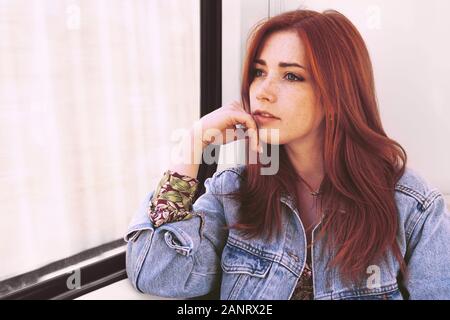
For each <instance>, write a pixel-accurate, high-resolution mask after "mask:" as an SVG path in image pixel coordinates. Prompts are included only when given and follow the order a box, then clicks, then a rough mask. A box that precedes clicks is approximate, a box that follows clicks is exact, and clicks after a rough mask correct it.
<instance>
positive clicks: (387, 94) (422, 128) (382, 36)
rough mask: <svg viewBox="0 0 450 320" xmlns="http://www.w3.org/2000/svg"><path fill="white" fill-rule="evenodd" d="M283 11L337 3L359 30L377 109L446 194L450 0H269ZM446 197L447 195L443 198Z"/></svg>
mask: <svg viewBox="0 0 450 320" xmlns="http://www.w3.org/2000/svg"><path fill="white" fill-rule="evenodd" d="M271 3H272V4H273V7H274V8H278V10H279V11H280V12H281V11H288V10H294V9H297V8H299V7H302V8H307V9H312V10H317V11H323V10H325V9H336V10H338V11H340V12H341V13H343V14H344V15H345V16H347V17H348V18H349V19H350V20H351V21H352V22H353V23H354V24H355V25H356V27H357V28H358V30H359V31H360V32H361V34H362V36H363V38H364V39H365V41H366V44H367V46H368V48H369V51H370V54H371V58H372V63H373V67H374V73H375V81H376V88H377V93H378V101H379V104H380V112H381V116H382V120H383V123H384V127H385V129H386V131H387V133H388V135H389V136H390V137H392V138H393V139H395V140H397V141H398V142H399V143H400V144H401V145H402V146H403V147H404V148H405V149H406V151H407V153H408V156H409V166H410V167H412V168H414V169H415V170H417V171H418V172H419V173H420V174H422V176H424V178H426V179H427V180H428V181H429V182H430V183H431V184H433V185H434V186H436V187H437V188H439V189H440V190H441V191H442V192H443V193H444V194H446V195H447V196H448V195H450V166H449V163H450V143H449V140H448V139H449V137H450V124H449V120H450V108H449V107H448V104H449V101H450V81H449V79H448V78H449V76H448V74H449V72H450V60H449V59H448V57H450V42H449V41H448V40H444V39H448V37H449V33H450V20H449V19H448V12H449V11H450V1H444V0H430V1H426V2H424V1H420V0H395V1H389V0H340V1H336V0H334V1H331V0H271ZM447 199H448V198H447Z"/></svg>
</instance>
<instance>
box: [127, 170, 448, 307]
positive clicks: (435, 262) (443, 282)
mask: <svg viewBox="0 0 450 320" xmlns="http://www.w3.org/2000/svg"><path fill="white" fill-rule="evenodd" d="M243 169H244V166H238V167H235V168H229V169H225V170H222V171H220V172H216V173H215V174H214V175H213V176H212V177H211V178H208V179H207V180H206V181H205V189H206V192H205V193H204V194H203V195H202V196H201V197H199V198H198V199H197V201H196V202H195V203H194V204H193V206H192V212H193V213H194V215H193V217H192V218H191V219H189V220H183V221H178V222H171V223H166V224H163V225H162V226H160V227H158V228H154V227H153V225H152V224H151V222H150V220H149V218H148V216H147V209H148V204H149V201H150V199H151V197H152V195H153V192H151V193H150V194H148V195H147V197H146V198H145V200H144V201H143V203H142V205H141V207H140V209H139V210H138V211H137V213H136V215H135V217H134V218H133V220H132V222H131V224H130V227H129V229H128V231H127V233H126V235H125V241H126V242H127V254H126V269H127V274H128V277H129V279H130V281H131V283H132V284H133V286H134V287H135V288H136V289H137V290H139V291H140V292H143V293H148V294H152V295H157V296H160V297H171V298H190V297H199V296H204V295H207V294H208V293H210V292H212V291H214V290H219V289H220V298H221V299H233V300H247V299H249V300H264V299H271V300H285V299H290V297H291V296H292V293H293V291H294V289H295V286H296V283H297V281H298V279H299V277H300V275H301V274H302V271H303V268H304V266H305V260H306V235H305V231H304V228H303V225H302V223H301V220H300V218H299V215H298V211H297V208H296V206H295V203H294V201H293V199H292V198H291V197H290V196H289V195H287V194H283V196H282V197H281V199H280V201H281V203H282V205H281V208H282V213H283V214H282V226H283V228H282V233H281V236H279V237H277V238H276V239H275V240H274V241H271V242H268V241H264V240H262V239H252V240H245V239H244V238H243V237H242V236H241V235H240V233H239V232H238V231H236V230H234V229H232V230H229V231H228V230H226V229H224V228H223V226H225V225H230V224H232V223H234V222H235V221H236V219H237V214H238V208H239V204H238V203H237V202H236V201H235V200H232V199H231V198H228V197H224V196H220V195H214V193H219V194H220V193H228V192H232V191H235V190H237V188H238V187H239V183H240V181H241V178H242V177H241V174H242V170H243ZM395 199H396V203H397V207H398V213H399V228H398V234H397V242H398V244H399V246H400V250H401V252H402V254H403V257H404V258H405V261H406V263H407V266H408V270H409V277H408V278H407V280H406V281H403V280H401V279H400V277H398V274H399V270H400V267H399V263H398V261H397V260H396V259H395V257H394V256H393V254H390V253H387V259H385V261H384V262H383V263H382V264H381V265H378V266H368V268H367V271H368V272H367V280H365V281H362V282H358V283H353V284H352V285H344V284H343V282H342V281H341V279H340V277H339V274H337V272H336V270H335V269H333V268H326V261H327V259H329V258H331V257H333V254H334V252H333V248H323V249H324V251H321V249H322V246H323V242H322V241H324V240H322V241H315V242H314V243H313V246H312V249H311V250H312V270H313V285H314V299H450V250H449V247H448V246H449V244H450V217H449V212H448V210H447V208H446V206H445V201H444V198H443V195H442V194H441V193H440V192H439V191H438V190H436V189H435V188H432V187H430V186H429V185H428V184H427V183H426V181H425V180H423V178H421V177H420V176H419V175H418V174H417V173H416V172H414V171H412V170H411V169H409V168H407V169H406V171H405V174H404V175H403V177H402V178H401V179H400V180H399V182H398V183H397V185H396V191H395ZM319 225H320V223H319V224H318V226H319ZM318 226H316V228H315V229H314V230H313V239H314V236H317V231H318V230H317V227H318ZM321 252H322V254H320V253H321Z"/></svg>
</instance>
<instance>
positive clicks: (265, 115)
mask: <svg viewBox="0 0 450 320" xmlns="http://www.w3.org/2000/svg"><path fill="white" fill-rule="evenodd" d="M253 115H254V116H259V117H261V118H267V119H280V118H278V117H275V116H274V115H273V114H271V113H270V112H267V111H261V110H256V111H255V112H253Z"/></svg>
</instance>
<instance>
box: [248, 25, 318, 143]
mask: <svg viewBox="0 0 450 320" xmlns="http://www.w3.org/2000/svg"><path fill="white" fill-rule="evenodd" d="M283 63H287V64H298V65H300V66H301V67H297V66H283ZM305 68H307V64H306V59H305V50H304V47H303V43H302V41H301V39H300V37H299V36H297V34H296V33H294V32H292V31H279V32H275V33H273V34H271V35H270V36H269V37H268V38H267V39H266V41H265V42H264V44H263V46H262V49H261V50H260V52H259V54H258V55H257V57H256V60H255V61H254V64H253V74H254V80H253V82H252V83H251V84H250V109H251V112H252V115H253V116H254V119H255V121H256V122H257V124H258V128H259V129H260V130H259V133H260V139H261V141H263V142H265V143H271V144H274V143H277V141H272V140H273V139H271V137H270V133H269V135H267V137H266V135H265V134H264V133H263V131H262V130H261V129H279V141H278V144H290V143H293V142H294V143H295V142H307V141H308V142H311V141H314V140H315V139H317V138H319V137H321V134H322V133H323V129H322V128H321V126H320V124H321V122H322V120H323V117H324V112H323V108H322V106H319V105H318V104H317V103H316V99H315V96H314V90H313V84H312V82H311V78H310V75H309V72H308V71H307V70H306V69H305ZM258 110H259V111H262V112H269V113H270V114H272V115H273V116H275V117H277V118H278V119H273V118H272V119H267V118H262V117H258V116H256V115H255V112H257V111H258ZM270 131H271V130H269V132H270ZM275 132H276V131H275Z"/></svg>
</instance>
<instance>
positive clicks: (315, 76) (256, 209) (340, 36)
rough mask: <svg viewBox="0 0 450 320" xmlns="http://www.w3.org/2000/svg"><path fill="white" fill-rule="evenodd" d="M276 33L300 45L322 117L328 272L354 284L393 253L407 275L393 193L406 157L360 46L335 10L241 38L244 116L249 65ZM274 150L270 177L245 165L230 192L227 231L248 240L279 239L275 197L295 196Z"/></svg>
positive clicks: (280, 21) (276, 21)
mask: <svg viewBox="0 0 450 320" xmlns="http://www.w3.org/2000/svg"><path fill="white" fill-rule="evenodd" d="M277 31H295V32H296V33H297V34H298V36H299V39H301V40H302V42H303V44H304V46H305V53H306V61H307V63H308V66H309V69H310V73H311V77H312V82H313V84H314V89H315V93H316V96H317V99H318V101H319V102H320V103H321V104H322V106H323V108H324V111H325V117H324V122H325V123H324V126H323V128H324V130H325V132H324V144H323V160H324V170H325V172H324V173H325V176H324V179H323V182H322V184H321V191H322V196H321V200H320V201H321V206H320V207H321V208H322V210H323V212H322V213H323V220H322V223H321V227H320V231H321V232H320V234H319V238H326V244H327V246H333V247H334V249H333V250H332V252H335V255H334V257H333V260H332V261H331V263H330V264H329V267H338V268H339V271H340V274H341V278H342V279H343V280H344V281H346V282H347V281H350V280H355V281H356V280H359V279H360V277H362V276H363V275H366V274H365V272H366V268H367V267H368V266H369V265H371V264H376V263H378V262H379V259H381V258H385V257H386V256H385V254H386V252H387V251H388V250H392V252H393V253H394V256H395V257H396V259H397V260H398V261H399V263H400V268H401V272H402V273H403V274H404V276H406V273H405V272H406V267H405V264H404V260H403V257H402V254H401V251H400V248H399V246H398V244H397V242H396V235H397V231H398V225H399V219H398V212H397V206H396V202H395V198H394V188H395V184H396V182H397V181H398V180H399V179H400V177H401V176H402V175H403V174H404V171H405V166H406V160H407V156H406V152H405V150H404V149H403V148H402V146H401V145H400V144H398V143H397V142H396V141H394V140H392V139H390V138H388V137H387V135H386V133H385V131H384V129H383V126H382V124H381V119H380V114H379V111H378V106H377V100H376V92H375V85H374V77H373V71H372V65H371V61H370V57H369V52H368V50H367V48H366V45H365V43H364V40H363V39H362V37H361V35H360V33H359V32H358V30H357V29H356V28H355V26H354V25H353V24H352V23H351V22H350V21H349V20H348V19H347V18H346V17H345V16H344V15H342V14H340V13H339V12H337V11H334V10H327V11H324V12H323V13H319V12H315V11H310V10H296V11H290V12H286V13H283V14H280V15H278V16H275V17H272V18H270V19H268V20H264V21H262V22H261V23H259V24H258V25H257V26H256V27H255V28H254V30H253V31H252V33H251V35H250V37H249V39H248V45H247V53H246V56H245V60H244V65H243V76H242V87H241V98H242V103H243V105H244V108H245V110H246V111H247V112H250V103H249V87H250V84H251V83H252V81H253V72H252V68H253V62H254V60H255V58H256V55H257V52H258V50H260V48H261V46H262V44H263V42H264V40H265V39H266V38H267V37H268V36H269V35H270V34H272V33H274V32H277ZM292 121H295V120H292ZM268 148H269V149H270V145H268ZM279 150H280V157H279V158H280V165H279V171H278V172H277V174H275V175H261V174H260V172H261V167H262V164H261V163H260V162H259V161H258V163H257V164H247V165H246V166H245V170H244V174H243V178H244V179H243V181H242V183H241V188H240V189H239V190H238V191H237V192H236V193H233V194H232V196H233V197H235V198H237V199H238V200H239V202H240V204H241V207H240V215H239V218H238V223H237V224H235V225H233V226H230V228H236V229H238V230H241V231H243V234H244V235H246V236H248V237H250V238H253V237H263V236H264V237H266V238H267V239H269V238H271V237H272V236H273V234H274V232H276V233H277V234H279V232H280V231H281V220H282V219H281V205H280V196H281V193H282V192H287V193H290V194H291V196H292V197H294V199H295V200H296V201H297V203H298V198H297V194H296V192H294V193H292V192H291V191H290V190H292V189H295V188H292V186H294V185H295V184H296V183H297V182H296V180H295V176H296V173H295V171H294V168H293V166H292V164H291V163H290V161H289V159H288V157H287V154H286V152H285V150H284V147H283V146H280V148H279ZM314 241H317V239H314ZM366 277H367V275H366Z"/></svg>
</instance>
